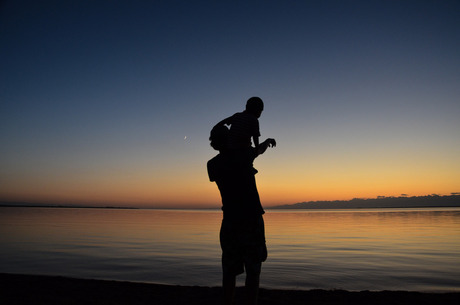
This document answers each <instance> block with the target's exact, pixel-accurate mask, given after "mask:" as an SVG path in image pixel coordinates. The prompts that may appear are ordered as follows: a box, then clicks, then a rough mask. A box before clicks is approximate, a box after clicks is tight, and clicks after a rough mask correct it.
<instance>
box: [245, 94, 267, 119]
mask: <svg viewBox="0 0 460 305" xmlns="http://www.w3.org/2000/svg"><path fill="white" fill-rule="evenodd" d="M263 110H264V102H263V101H262V99H261V98H260V97H257V96H254V97H251V98H250V99H248V101H247V102H246V111H247V112H249V113H251V114H253V115H255V116H256V117H257V118H259V117H260V115H261V114H262V111H263Z"/></svg>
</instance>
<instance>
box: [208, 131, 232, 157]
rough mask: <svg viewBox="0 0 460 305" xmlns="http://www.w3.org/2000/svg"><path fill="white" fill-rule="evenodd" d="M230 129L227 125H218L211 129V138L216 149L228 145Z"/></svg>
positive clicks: (221, 148)
mask: <svg viewBox="0 0 460 305" xmlns="http://www.w3.org/2000/svg"><path fill="white" fill-rule="evenodd" d="M228 134H229V130H228V128H227V127H226V126H225V125H217V126H215V127H214V128H213V129H212V130H211V135H210V137H209V140H210V141H211V146H212V148H214V149H215V150H219V151H221V150H223V149H225V147H226V146H227V140H228Z"/></svg>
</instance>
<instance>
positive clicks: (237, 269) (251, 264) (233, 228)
mask: <svg viewBox="0 0 460 305" xmlns="http://www.w3.org/2000/svg"><path fill="white" fill-rule="evenodd" d="M220 246H221V248H222V270H223V273H224V274H231V275H238V274H242V273H243V272H244V270H246V274H260V270H261V266H262V262H264V261H265V260H266V259H267V246H266V244H265V227H264V220H263V218H262V215H260V216H259V217H256V218H251V219H225V218H224V220H222V226H221V228H220Z"/></svg>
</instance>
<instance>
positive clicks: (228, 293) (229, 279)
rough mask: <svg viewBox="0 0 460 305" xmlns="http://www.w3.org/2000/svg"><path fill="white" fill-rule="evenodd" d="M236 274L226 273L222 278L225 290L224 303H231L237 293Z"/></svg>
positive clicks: (229, 304) (226, 304) (227, 304)
mask: <svg viewBox="0 0 460 305" xmlns="http://www.w3.org/2000/svg"><path fill="white" fill-rule="evenodd" d="M235 285H236V276H235V275H228V274H224V276H223V278H222V287H223V290H224V304H225V305H231V304H232V303H233V296H234V295H235Z"/></svg>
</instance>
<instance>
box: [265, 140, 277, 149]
mask: <svg viewBox="0 0 460 305" xmlns="http://www.w3.org/2000/svg"><path fill="white" fill-rule="evenodd" d="M267 141H268V146H269V147H275V146H276V141H275V139H271V138H269V139H267Z"/></svg>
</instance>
